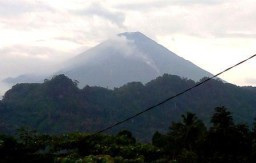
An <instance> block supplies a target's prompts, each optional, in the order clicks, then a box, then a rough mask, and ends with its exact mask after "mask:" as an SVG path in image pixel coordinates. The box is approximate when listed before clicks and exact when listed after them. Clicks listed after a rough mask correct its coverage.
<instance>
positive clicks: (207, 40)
mask: <svg viewBox="0 0 256 163" xmlns="http://www.w3.org/2000/svg"><path fill="white" fill-rule="evenodd" d="M255 15H256V1H254V0H243V1H241V0H157V1H156V0H155V1H153V0H122V1H117V0H101V1H97V0H86V1H85V0H0V57H1V60H0V70H1V71H0V80H2V79H4V78H6V77H10V76H17V75H20V74H24V73H33V72H40V73H43V72H47V71H51V70H52V69H54V68H55V65H56V64H58V63H60V62H61V61H64V60H66V59H68V58H71V57H73V56H75V55H77V54H79V53H81V52H83V51H85V50H87V49H88V48H90V47H93V46H94V45H96V44H98V43H100V42H101V41H103V40H105V39H107V38H109V37H112V36H113V35H116V34H118V33H121V32H125V31H140V32H142V33H144V34H145V35H147V36H149V37H151V38H152V39H153V40H155V41H157V42H158V43H160V44H162V45H164V46H165V47H167V48H168V49H169V50H171V51H173V52H174V53H176V54H177V55H179V56H181V57H183V58H185V59H187V60H190V61H192V62H193V63H195V64H197V65H198V66H200V67H201V68H203V69H205V70H207V71H209V72H211V73H213V74H215V73H218V72H219V71H222V70H223V69H225V68H227V67H229V66H231V65H233V64H235V63H237V62H239V61H240V60H243V59H245V58H247V57H249V56H251V55H253V54H255V53H256V28H255V27H256V18H255ZM255 70H256V58H254V59H252V60H251V61H250V62H247V63H245V64H244V65H242V66H240V67H237V68H235V69H234V70H232V71H229V72H227V73H225V75H222V76H221V77H222V78H223V79H225V80H227V81H229V82H231V83H234V84H237V85H254V86H255V85H256V76H255ZM0 86H1V85H0Z"/></svg>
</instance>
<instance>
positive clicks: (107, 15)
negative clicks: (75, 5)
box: [75, 3, 125, 28]
mask: <svg viewBox="0 0 256 163" xmlns="http://www.w3.org/2000/svg"><path fill="white" fill-rule="evenodd" d="M75 13H77V14H79V15H83V16H98V17H101V18H103V19H106V20H109V21H110V22H112V23H113V24H116V25H118V26H119V27H121V28H123V27H124V24H123V23H124V20H125V15H124V14H123V13H122V12H116V11H111V10H110V9H107V8H104V7H103V6H102V5H101V4H99V3H93V4H91V5H90V6H89V7H88V8H86V9H83V10H80V11H76V12H75Z"/></svg>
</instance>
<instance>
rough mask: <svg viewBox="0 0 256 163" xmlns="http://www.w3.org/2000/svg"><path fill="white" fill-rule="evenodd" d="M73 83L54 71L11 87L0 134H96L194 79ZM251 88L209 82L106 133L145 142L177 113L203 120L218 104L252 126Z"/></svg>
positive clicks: (0, 106) (2, 105)
mask: <svg viewBox="0 0 256 163" xmlns="http://www.w3.org/2000/svg"><path fill="white" fill-rule="evenodd" d="M202 80H204V79H202ZM77 84H78V82H77V81H72V80H71V79H69V78H67V77H66V76H64V75H58V76H55V77H53V78H52V79H51V80H45V82H44V83H42V84H17V85H15V86H13V88H12V89H10V90H9V91H7V92H6V94H5V95H4V98H3V100H2V101H1V102H0V133H14V132H15V130H16V129H17V128H20V127H29V128H34V129H36V130H37V131H39V132H44V133H65V132H75V131H86V132H95V131H97V130H99V129H102V128H105V127H107V126H108V125H110V124H113V123H116V122H117V121H120V120H123V119H124V118H127V117H129V116H131V115H132V114H135V113H137V112H139V111H141V110H143V109H145V108H147V107H149V106H151V105H153V104H156V103H158V102H160V101H161V100H163V99H166V98H168V97H170V96H172V95H175V94H177V93H179V92H180V91H183V90H185V89H187V88H189V87H191V86H193V85H195V84H196V83H195V82H194V81H192V80H188V79H182V78H180V77H178V76H174V75H167V74H165V75H163V76H161V77H158V78H157V79H155V80H152V81H150V82H149V83H147V84H145V85H143V84H141V83H140V82H132V83H128V84H126V85H124V86H122V87H120V88H115V89H113V90H110V89H106V88H101V87H90V86H85V87H84V88H83V89H79V88H78V87H77ZM255 90H256V89H255V88H254V87H238V86H235V85H232V84H229V83H223V82H222V81H219V80H211V81H210V82H208V83H206V84H204V85H202V86H200V87H197V88H195V89H193V90H192V91H190V92H188V93H186V94H184V95H182V96H179V97H178V98H176V99H173V100H171V101H169V102H167V103H166V104H164V105H162V106H160V107H157V108H155V109H154V110H151V111H150V112H147V113H145V114H143V115H141V116H140V117H137V118H135V119H133V120H131V121H129V122H127V123H125V124H122V125H120V126H118V127H116V128H114V129H112V130H111V131H110V132H117V131H120V130H123V129H127V130H130V131H131V132H132V133H133V134H134V135H135V137H137V138H139V139H148V140H149V139H150V138H151V137H152V135H153V133H154V132H155V131H160V132H164V131H166V129H167V128H168V126H170V124H171V122H172V121H177V120H180V119H179V118H180V115H181V114H184V113H185V112H188V111H189V112H193V113H196V115H198V117H199V118H200V119H202V120H203V121H204V122H205V123H208V122H209V119H210V116H211V115H212V113H213V111H214V108H215V107H217V106H225V107H227V108H228V109H229V111H231V112H232V113H233V115H234V119H236V120H237V121H239V122H245V123H247V124H252V122H253V119H254V118H255V117H256V100H255V99H256V91H255Z"/></svg>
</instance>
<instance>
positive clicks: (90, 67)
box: [57, 32, 211, 88]
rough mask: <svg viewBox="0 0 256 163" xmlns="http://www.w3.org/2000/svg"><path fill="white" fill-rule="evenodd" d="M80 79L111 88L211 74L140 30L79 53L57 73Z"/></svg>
mask: <svg viewBox="0 0 256 163" xmlns="http://www.w3.org/2000/svg"><path fill="white" fill-rule="evenodd" d="M59 73H63V74H65V75H67V76H69V77H70V78H72V79H76V80H78V81H80V85H81V86H82V87H83V86H85V85H96V86H103V87H108V88H114V87H119V86H122V85H123V84H125V83H127V82H132V81H139V82H142V83H146V82H149V81H150V80H152V79H154V78H156V77H158V76H161V75H163V74H164V73H168V74H174V75H178V76H181V77H185V78H189V79H193V80H195V81H198V80H199V79H201V78H202V77H205V76H211V74H210V73H209V72H207V71H205V70H203V69H201V68H200V67H198V66H196V65H194V64H193V63H191V62H189V61H187V60H185V59H183V58H181V57H179V56H177V55H176V54H174V53H173V52H171V51H169V50H168V49H166V48H165V47H163V46H161V45H159V44H157V43H156V42H155V41H153V40H151V39H150V38H148V37H146V36H145V35H143V34H142V33H140V32H130V33H128V32H127V33H122V34H119V35H118V36H116V37H114V38H112V39H109V40H107V41H104V42H103V43H101V44H99V45H98V46H96V47H94V48H92V49H89V50H88V51H86V52H84V53H82V54H80V55H78V56H76V57H75V58H73V59H72V60H71V61H68V65H67V66H66V67H64V68H63V69H62V70H60V71H59V72H58V73H57V74H59Z"/></svg>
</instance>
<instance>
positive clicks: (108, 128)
mask: <svg viewBox="0 0 256 163" xmlns="http://www.w3.org/2000/svg"><path fill="white" fill-rule="evenodd" d="M255 56H256V54H254V55H252V56H251V57H249V58H247V59H245V60H242V61H241V62H239V63H237V64H235V65H233V66H231V67H229V68H227V69H225V70H223V71H221V72H220V73H218V74H216V75H214V76H212V77H210V78H207V79H206V80H204V81H201V82H199V83H197V84H196V85H194V86H192V87H190V88H188V89H186V90H184V91H182V92H180V93H178V94H176V95H174V96H171V97H168V98H166V99H165V100H163V101H161V102H159V103H157V104H155V105H152V106H150V107H148V108H147V109H145V110H142V111H140V112H138V113H136V114H134V115H132V116H130V117H128V118H126V119H124V120H121V121H119V122H117V123H115V124H112V125H110V126H108V127H106V128H104V129H102V130H99V131H97V132H96V133H94V134H93V135H96V134H100V133H102V132H105V131H107V130H110V129H112V128H114V127H116V126H119V125H121V124H122V123H125V122H127V121H129V120H131V119H133V118H136V117H138V116H140V115H141V114H144V113H146V112H148V111H150V110H152V109H154V108H156V107H158V106H160V105H162V104H164V103H166V102H167V101H170V100H172V99H174V98H176V97H178V96H180V95H182V94H184V93H186V92H188V91H190V90H192V89H194V88H196V87H198V86H200V85H202V84H204V83H206V82H208V81H210V80H212V79H213V78H215V77H217V76H219V75H221V74H223V73H225V72H227V71H229V70H231V69H233V68H234V67H236V66H238V65H241V64H242V63H244V62H246V61H248V60H250V59H252V58H254V57H255Z"/></svg>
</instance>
